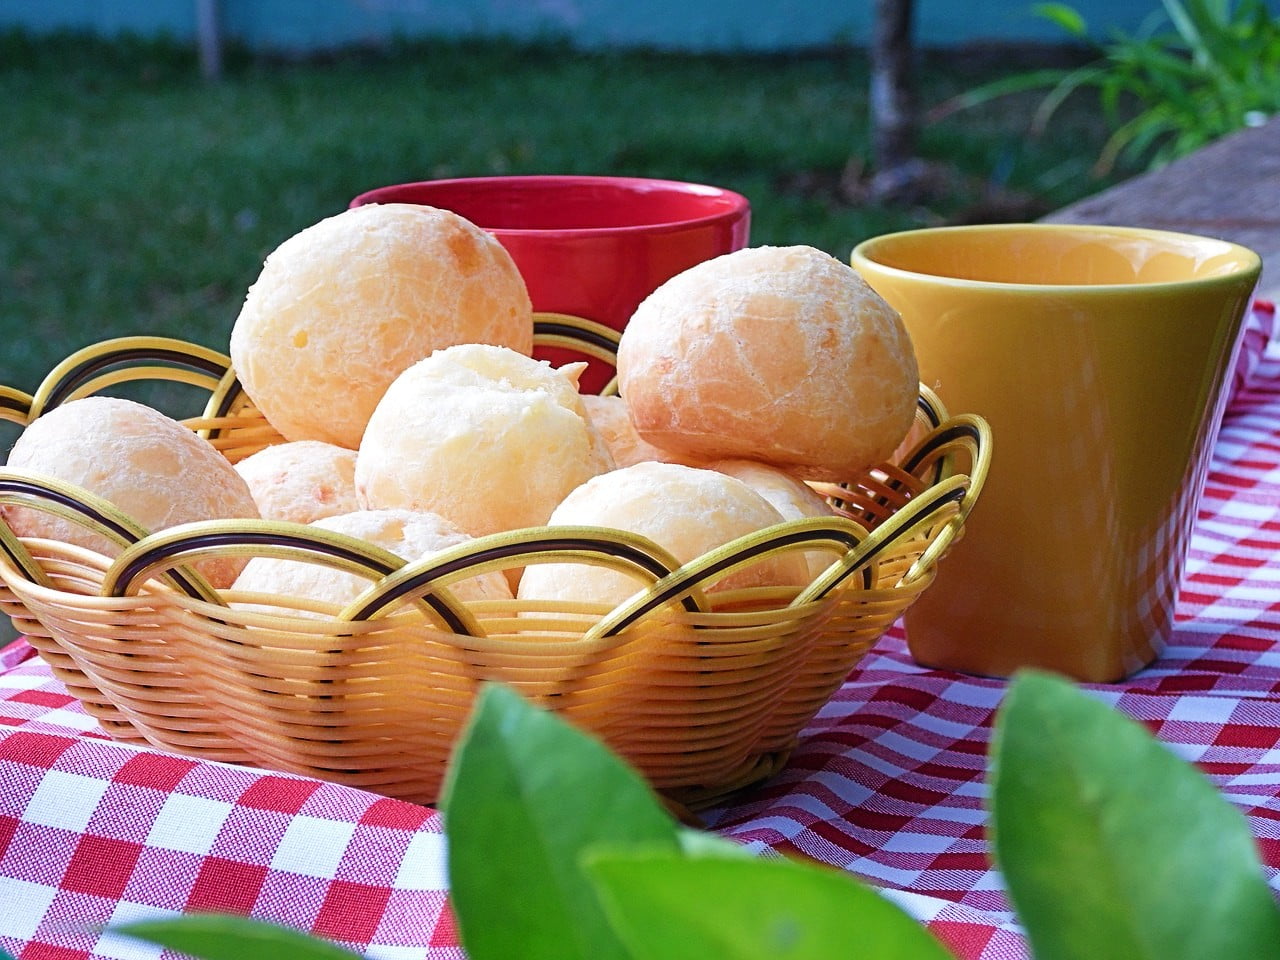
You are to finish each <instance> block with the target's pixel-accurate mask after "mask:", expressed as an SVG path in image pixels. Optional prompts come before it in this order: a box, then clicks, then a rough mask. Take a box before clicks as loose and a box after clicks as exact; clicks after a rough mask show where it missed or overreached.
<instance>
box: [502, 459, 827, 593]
mask: <svg viewBox="0 0 1280 960" xmlns="http://www.w3.org/2000/svg"><path fill="white" fill-rule="evenodd" d="M781 522H782V515H781V514H780V513H778V511H777V510H776V509H774V507H773V506H771V505H770V504H769V502H768V501H767V500H765V499H764V497H762V496H761V495H760V494H758V493H756V492H755V491H754V490H752V489H751V488H750V487H749V486H747V485H746V484H745V483H743V482H742V481H741V480H738V479H737V478H736V477H730V476H728V475H727V474H723V473H719V472H717V471H715V470H704V469H701V468H698V467H687V466H684V465H683V464H678V463H659V462H656V461H648V462H644V463H637V464H634V465H633V466H630V467H624V468H622V469H619V470H614V471H613V472H611V473H606V474H603V475H601V476H598V477H595V478H594V479H592V480H589V481H587V482H586V483H584V484H583V485H582V486H580V487H578V488H577V489H576V490H574V491H573V492H572V493H570V494H569V495H568V496H567V497H565V499H564V502H563V503H561V504H560V505H559V506H558V507H556V509H555V510H554V511H553V512H552V514H551V517H550V519H549V521H548V523H549V525H551V526H558V525H568V526H573V525H579V524H585V525H588V526H603V527H609V528H612V529H616V530H627V531H630V532H631V533H638V534H640V535H642V536H645V537H648V538H649V539H650V540H653V541H654V542H655V543H657V544H658V545H659V546H661V547H664V548H666V549H667V550H668V551H669V552H670V553H671V555H672V556H673V557H675V558H676V560H678V561H679V562H680V563H688V562H689V561H691V560H695V559H697V558H698V557H700V556H702V555H703V554H704V553H706V552H707V551H708V550H713V549H715V548H716V547H719V546H723V545H724V544H726V543H728V542H729V541H730V540H734V539H736V538H738V537H741V536H745V535H746V534H749V533H753V532H755V531H757V530H762V529H764V528H765V527H770V526H773V525H774V524H777V523H781ZM808 582H809V578H808V568H807V566H806V564H805V561H804V560H803V558H802V557H801V556H800V555H799V554H798V553H796V552H794V551H790V552H787V553H783V554H781V555H779V556H775V557H770V558H768V559H765V560H762V561H761V562H759V563H756V564H753V565H752V566H749V567H747V568H745V569H743V570H740V571H737V572H735V573H733V574H731V575H730V576H728V577H725V578H723V579H722V580H720V581H719V582H718V583H716V584H714V585H711V586H708V587H706V589H707V590H709V591H713V590H726V589H735V588H740V587H752V586H762V585H775V584H777V585H787V586H803V585H804V584H806V583H808ZM647 585H648V583H647V582H645V581H642V580H640V579H638V578H636V577H631V576H628V575H627V574H625V573H622V572H620V571H615V570H611V569H608V568H606V567H601V566H595V565H590V564H585V563H546V564H531V565H530V566H528V567H526V568H525V571H524V576H523V577H522V578H521V579H520V587H519V590H518V592H517V596H519V597H520V598H521V599H530V600H570V601H576V602H593V601H599V602H602V603H607V604H610V605H616V604H618V603H620V602H621V601H623V600H625V599H626V598H627V597H630V596H631V595H632V594H634V593H635V592H636V591H638V590H641V589H644V587H646V586H647Z"/></svg>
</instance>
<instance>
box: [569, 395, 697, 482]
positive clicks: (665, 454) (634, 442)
mask: <svg viewBox="0 0 1280 960" xmlns="http://www.w3.org/2000/svg"><path fill="white" fill-rule="evenodd" d="M582 402H583V404H584V405H585V406H586V409H587V416H588V417H589V418H590V419H591V422H592V423H593V424H595V427H596V429H597V430H599V431H600V436H601V437H603V438H604V442H605V446H607V447H608V448H609V453H610V455H611V456H612V457H613V462H614V463H615V464H616V465H617V466H619V467H629V466H631V465H632V464H636V463H644V462H645V461H647V460H658V461H661V462H662V463H684V464H686V465H688V466H696V465H697V464H696V463H693V462H691V461H689V459H688V458H686V457H681V456H679V455H677V454H674V453H672V452H671V451H670V450H663V449H662V448H660V447H655V446H654V445H653V444H651V443H649V442H647V441H646V440H645V439H644V438H642V437H641V436H640V434H638V433H636V428H635V424H633V423H632V422H631V414H630V412H628V410H627V404H626V401H625V400H623V399H622V397H620V396H618V395H616V394H614V395H612V396H607V397H601V396H597V395H596V394H594V393H587V394H583V396H582Z"/></svg>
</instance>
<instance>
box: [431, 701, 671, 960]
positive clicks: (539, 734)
mask: <svg viewBox="0 0 1280 960" xmlns="http://www.w3.org/2000/svg"><path fill="white" fill-rule="evenodd" d="M442 807H443V810H444V815H445V828H446V834H447V836H448V840H449V885H450V891H451V895H452V898H453V907H454V911H455V913H456V915H457V918H458V927H459V933H460V935H461V938H462V943H463V946H464V947H465V948H466V950H467V953H468V955H469V956H470V957H471V958H472V960H511V958H513V957H520V958H522V960H538V958H548V960H551V958H554V960H571V958H581V960H609V958H623V957H628V956H629V954H628V953H627V952H626V951H625V949H624V948H623V947H622V944H621V943H620V942H619V941H618V939H617V937H616V935H615V934H614V933H613V931H612V930H611V929H610V927H609V925H608V923H607V922H606V920H605V917H604V913H603V911H602V909H601V907H600V904H599V902H598V901H597V900H596V897H595V893H594V890H593V888H592V886H591V884H590V883H589V881H588V880H587V877H586V876H585V874H584V873H583V872H582V867H581V862H580V861H581V854H582V851H583V850H585V849H586V848H588V847H590V846H594V845H598V844H601V843H608V844H609V845H610V846H613V847H620V848H625V847H627V846H630V845H643V846H644V847H646V848H656V849H665V850H671V851H673V852H675V851H677V850H678V849H679V841H678V839H677V827H676V823H675V821H674V820H673V819H672V818H671V817H670V815H669V814H668V813H667V811H666V810H665V808H664V807H663V806H662V804H661V802H660V801H659V800H658V798H657V797H656V796H655V794H654V793H653V791H652V790H651V789H650V788H649V786H648V785H647V784H646V783H645V781H644V780H643V779H642V778H641V777H640V775H639V774H638V773H636V772H635V771H634V770H632V769H631V767H629V766H628V765H627V764H626V763H624V762H623V761H622V760H621V759H619V758H618V757H617V756H615V755H614V754H613V753H611V752H610V751H609V750H608V749H607V748H606V747H605V746H604V745H603V744H602V743H600V742H598V741H597V740H595V739H594V738H592V737H589V736H588V735H586V734H584V733H582V732H580V731H578V730H576V729H575V728H574V727H572V726H570V725H569V724H568V723H567V722H566V721H564V720H562V719H561V718H560V717H558V716H556V715H554V714H552V713H550V712H548V711H546V710H542V709H539V708H537V707H534V706H533V705H531V704H529V703H527V702H525V701H524V700H523V699H522V698H521V697H520V696H519V695H518V694H517V693H516V692H514V691H513V690H511V689H509V688H507V687H503V686H498V685H491V686H487V687H485V688H484V689H483V690H482V691H481V694H480V696H479V698H478V700H477V704H476V708H475V712H474V714H473V715H472V717H471V720H470V722H469V723H468V726H467V729H466V731H465V732H464V734H463V736H462V738H461V741H460V744H459V747H458V748H457V751H456V752H455V754H454V756H453V759H452V760H451V762H450V766H449V770H448V772H447V775H446V783H445V789H444V797H443V800H442Z"/></svg>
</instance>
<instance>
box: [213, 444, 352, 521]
mask: <svg viewBox="0 0 1280 960" xmlns="http://www.w3.org/2000/svg"><path fill="white" fill-rule="evenodd" d="M236 473H238V474H240V476H241V477H242V478H244V481H245V483H247V484H248V485H249V492H250V493H251V494H252V495H253V501H254V503H256V504H257V505H258V512H259V513H261V514H262V516H263V518H264V519H267V520H287V521H289V522H290V523H311V522H313V521H315V520H320V519H322V518H324V517H333V516H337V515H338V514H340V513H351V512H352V511H353V510H358V509H359V508H360V504H359V503H358V502H356V452H355V451H354V450H348V449H347V448H346V447H339V446H336V445H335V444H332V443H325V442H324V441H323V440H293V441H290V442H288V443H278V444H276V445H275V446H271V447H266V448H264V449H262V450H259V451H258V452H257V453H255V454H252V455H251V456H248V457H245V458H244V459H243V460H241V461H240V462H239V463H237V464H236Z"/></svg>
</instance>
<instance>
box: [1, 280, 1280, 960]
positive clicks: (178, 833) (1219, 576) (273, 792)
mask: <svg viewBox="0 0 1280 960" xmlns="http://www.w3.org/2000/svg"><path fill="white" fill-rule="evenodd" d="M1272 318H1273V313H1272V312H1271V311H1270V310H1269V305H1267V304H1259V305H1257V306H1256V307H1255V309H1254V310H1253V311H1252V314H1251V327H1250V329H1249V334H1248V339H1247V348H1248V349H1247V350H1246V351H1245V353H1243V354H1242V355H1241V359H1240V363H1239V364H1238V365H1237V370H1236V375H1237V384H1236V392H1235V396H1234V399H1233V402H1232V403H1231V405H1230V408H1229V410H1228V412H1227V415H1226V419H1225V422H1224V425H1223V429H1222V435H1221V439H1220V441H1219V444H1218V447H1217V458H1216V462H1215V466H1214V469H1213V472H1212V475H1211V476H1210V478H1209V482H1208V487H1207V490H1206V493H1205V497H1204V501H1203V504H1202V507H1201V513H1200V522H1199V528H1198V531H1197V534H1196V537H1195V540H1194V543H1193V545H1192V552H1191V557H1190V560H1189V564H1188V570H1187V574H1186V578H1185V581H1184V587H1183V592H1182V595H1181V600H1180V608H1179V623H1178V627H1177V630H1176V632H1175V635H1174V637H1173V641H1172V644H1171V646H1170V647H1169V648H1168V650H1167V651H1166V652H1165V654H1164V656H1163V657H1162V658H1161V659H1160V660H1159V661H1157V662H1156V663H1155V664H1153V665H1152V666H1151V667H1149V668H1148V669H1146V670H1144V671H1142V672H1141V673H1140V674H1138V675H1137V676H1135V677H1133V678H1131V679H1130V680H1127V681H1125V682H1124V683H1122V684H1116V685H1110V686H1103V685H1098V686H1096V687H1094V689H1095V691H1096V692H1097V694H1098V695H1099V696H1101V697H1104V698H1106V699H1107V700H1109V701H1110V702H1112V703H1114V704H1115V705H1116V706H1117V707H1118V708H1119V709H1120V710H1122V711H1124V712H1126V713H1128V714H1130V715H1132V716H1134V717H1137V718H1139V719H1140V720H1142V721H1143V722H1144V723H1146V724H1147V725H1148V727H1149V728H1150V729H1151V730H1153V731H1154V732H1155V733H1156V734H1157V735H1158V736H1159V737H1160V738H1161V739H1162V740H1164V742H1166V743H1167V744H1169V745H1170V746H1171V747H1172V748H1173V749H1174V750H1175V751H1176V752H1177V753H1179V754H1180V755H1181V756H1183V757H1185V758H1186V759H1188V760H1191V761H1194V762H1195V763H1197V764H1198V765H1199V766H1200V768H1201V769H1202V770H1204V771H1205V772H1206V773H1207V774H1208V775H1209V776H1210V777H1211V778H1212V779H1213V781H1214V782H1215V783H1216V784H1217V785H1218V787H1219V788H1220V789H1221V790H1222V792H1223V793H1224V794H1225V795H1226V796H1227V797H1228V798H1229V799H1230V800H1232V801H1233V802H1234V803H1236V804H1237V805H1238V806H1239V807H1240V809H1241V810H1242V811H1243V812H1244V813H1245V814H1246V816H1247V817H1248V819H1249V822H1250V823H1251V824H1252V827H1253V831H1254V834H1255V836H1256V837H1257V840H1258V844H1259V848H1260V850H1261V853H1262V857H1263V859H1264V862H1265V864H1266V869H1267V875H1268V878H1269V880H1270V882H1271V884H1272V886H1273V888H1274V889H1277V890H1280V643H1278V642H1277V641H1280V345H1277V344H1276V343H1275V341H1274V340H1273V339H1271V338H1270V333H1271V324H1272ZM1004 688H1005V687H1004V684H1003V683H1001V682H1000V681H996V680H988V679H979V678H974V677H967V676H963V675H959V674H955V673H947V672H942V671H937V670H927V669H923V668H921V667H918V666H917V665H915V664H914V663H913V662H912V661H911V659H910V657H909V656H908V655H907V652H906V647H905V644H904V642H903V635H902V632H901V629H900V628H895V629H894V630H892V631H891V632H890V633H889V634H888V635H887V636H886V637H885V638H884V639H883V640H882V641H881V642H880V643H879V644H878V645H877V646H876V648H875V649H874V650H873V651H872V652H871V653H870V655H868V656H867V657H866V659H865V660H864V661H863V662H862V664H860V665H859V668H858V669H857V670H856V671H855V672H854V673H853V674H851V675H850V677H849V679H848V681H847V683H845V685H844V686H843V688H842V689H841V690H840V691H839V692H838V693H837V694H836V696H835V697H834V698H833V699H832V700H831V702H830V703H829V704H828V705H827V706H826V707H825V708H823V710H822V711H821V712H820V713H819V715H818V716H817V717H816V718H815V719H814V721H813V722H812V723H811V724H810V725H809V727H808V729H807V730H806V732H805V734H804V736H803V739H802V742H801V744H800V746H799V747H798V749H797V750H796V751H795V753H794V754H793V756H792V758H791V761H790V763H789V764H788V766H787V768H786V769H785V770H784V771H783V772H782V773H781V774H780V775H778V776H777V777H775V778H774V779H773V780H771V781H770V782H769V783H767V784H766V785H764V786H762V787H759V788H757V789H755V790H753V791H751V792H750V793H749V794H748V795H746V796H744V797H742V798H741V799H740V800H739V801H738V802H737V803H736V804H735V805H733V806H729V807H725V808H722V809H718V810H715V811H712V812H711V813H710V814H709V823H710V825H711V826H712V827H713V828H714V829H715V830H717V831H718V832H720V833H721V834H723V835H725V836H727V837H732V838H734V839H736V840H738V841H740V842H742V843H743V844H745V845H747V846H749V847H752V848H754V849H757V850H759V851H761V852H762V853H763V852H768V851H773V852H780V853H789V852H796V853H800V854H803V855H805V856H807V857H813V858H816V859H818V860H821V861H824V862H827V863H830V864H835V865H838V866H840V867H842V868H844V869H846V870H848V871H849V872H850V873H853V874H856V875H857V876H859V877H862V878H864V879H865V880H867V881H869V882H871V883H873V884H875V885H876V886H878V887H881V888H882V889H883V890H884V891H885V893H886V895H887V896H889V897H890V898H892V899H893V900H895V901H896V902H898V903H899V904H900V905H902V906H903V907H905V908H906V909H907V910H908V911H909V912H910V913H912V914H913V915H915V916H917V917H919V918H920V919H921V920H923V921H925V922H926V923H928V924H929V926H930V927H931V928H932V929H933V930H934V931H935V932H936V933H937V934H938V935H939V936H940V937H941V938H942V939H943V940H944V941H945V942H946V943H947V944H948V945H949V946H950V947H951V948H952V950H953V951H954V952H955V953H956V954H957V955H958V956H959V957H962V958H966V960H969V958H974V960H1004V958H1009V960H1013V958H1022V957H1025V956H1026V946H1025V942H1024V940H1023V938H1022V936H1021V934H1020V932H1019V930H1018V927H1017V924H1016V922H1015V921H1014V918H1013V916H1012V914H1011V912H1010V910H1009V905H1008V902H1007V900H1006V899H1005V897H1004V895H1003V893H1002V888H1001V880H1000V876H999V874H998V873H997V872H996V871H995V870H993V869H992V866H991V862H990V859H989V856H988V854H989V849H988V845H987V840H986V834H985V823H986V817H985V814H984V800H985V796H986V785H985V780H984V776H985V769H986V752H987V746H988V740H989V736H990V731H991V723H992V719H993V716H994V713H995V710H996V708H997V706H998V705H999V703H1000V698H1001V696H1002V693H1003V691H1004ZM494 855H495V856H501V851H494ZM444 862H445V861H444V837H443V835H442V833H441V827H440V820H439V818H438V817H437V815H436V814H435V812H433V811H432V810H429V809H426V808H423V807H418V806H414V805H412V804H408V803H403V802H400V801H396V800H388V799H384V798H380V797H377V796H374V795H372V794H369V793H364V792H361V791H359V790H354V789H350V788H347V787H341V786H336V785H333V784H328V783H322V782H318V781H315V780H310V779H305V778H300V777H294V776H287V775H282V774H276V773H270V772H264V771H259V770H249V769H245V768H241V767H235V766H228V765H221V764H214V763H207V762H201V761H196V760H192V759H189V758H185V757H177V756H172V755H168V754H164V753H159V752H153V751H148V750H140V749H137V748H133V747H128V746H123V745H120V744H116V743H113V742H111V741H110V740H108V739H106V738H105V737H104V736H103V735H102V734H101V733H100V732H98V731H97V730H96V728H95V725H94V722H93V721H92V720H91V719H90V718H88V717H87V716H86V715H85V713H84V712H83V711H82V710H81V709H80V707H79V706H78V704H77V703H76V702H75V701H73V700H72V698H71V697H69V696H68V695H67V693H66V691H65V690H64V688H63V687H62V686H61V685H60V684H59V683H58V682H57V681H56V680H54V679H53V678H52V677H51V675H50V673H49V670H48V669H47V668H46V667H45V666H44V665H43V663H42V662H40V661H39V660H38V659H35V658H33V657H31V656H30V650H29V648H27V647H26V646H25V644H23V643H21V642H19V643H17V644H15V645H13V646H11V647H9V648H7V649H6V650H4V651H3V652H0V947H2V948H4V949H5V950H8V951H9V952H10V953H12V954H14V955H15V956H16V957H19V958H20V960H90V958H107V957H111V958H135V957H136V958H151V957H158V956H160V955H161V953H160V951H159V950H155V949H151V948H148V947H146V946H140V945H138V944H136V943H133V942H130V941H124V940H121V939H119V938H113V937H111V936H110V935H102V934H99V933H97V932H95V931H96V930H97V929H99V928H100V927H101V926H102V925H104V924H108V923H112V922H118V921H123V920H127V919H136V918H141V917H144V916H155V915H167V914H177V913H181V912H184V911H192V910H200V909H212V910H229V911H237V912H241V913H245V914H251V915H253V916H255V917H259V918H262V919H266V920H271V921H275V922H279V923H284V924H288V925H291V926H294V927H297V928H299V929H303V930H309V931H314V932H316V933H319V934H321V935H324V936H328V937H331V938H333V939H335V940H338V941H340V942H342V943H344V944H345V945H348V946H350V947H352V948H353V949H355V950H357V951H360V952H363V953H365V954H366V955H367V956H370V957H379V958H386V960H399V958H406V960H408V958H430V960H448V958H460V957H462V956H463V954H462V951H461V949H460V948H459V946H458V942H457V934H456V929H455V926H454V923H453V919H452V915H451V913H450V911H449V909H448V906H447V903H446V900H447V896H446V878H445V870H444Z"/></svg>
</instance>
